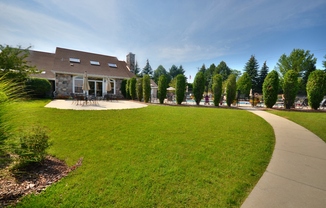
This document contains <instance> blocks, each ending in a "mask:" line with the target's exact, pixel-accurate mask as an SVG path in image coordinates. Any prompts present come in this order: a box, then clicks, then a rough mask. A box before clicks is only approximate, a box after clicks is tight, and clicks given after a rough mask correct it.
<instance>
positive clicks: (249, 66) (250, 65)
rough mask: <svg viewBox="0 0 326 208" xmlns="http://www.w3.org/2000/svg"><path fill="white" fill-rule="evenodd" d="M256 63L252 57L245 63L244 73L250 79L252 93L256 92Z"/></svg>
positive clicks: (257, 66)
mask: <svg viewBox="0 0 326 208" xmlns="http://www.w3.org/2000/svg"><path fill="white" fill-rule="evenodd" d="M258 68H259V65H258V62H257V60H256V58H255V56H254V55H251V57H250V59H249V61H248V62H247V63H246V66H245V69H244V71H245V72H247V73H248V75H249V77H250V78H251V85H252V89H253V91H254V92H257V91H258Z"/></svg>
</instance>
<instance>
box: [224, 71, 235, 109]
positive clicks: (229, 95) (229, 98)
mask: <svg viewBox="0 0 326 208" xmlns="http://www.w3.org/2000/svg"><path fill="white" fill-rule="evenodd" d="M236 91H237V83H236V77H235V75H234V74H230V76H229V78H228V80H227V83H226V104H227V105H228V106H229V107H230V106H231V104H232V103H233V101H234V99H235V96H236Z"/></svg>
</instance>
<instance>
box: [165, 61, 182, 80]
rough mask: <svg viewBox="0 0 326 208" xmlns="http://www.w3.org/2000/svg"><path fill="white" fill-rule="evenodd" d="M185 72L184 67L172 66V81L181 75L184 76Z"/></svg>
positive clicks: (170, 73)
mask: <svg viewBox="0 0 326 208" xmlns="http://www.w3.org/2000/svg"><path fill="white" fill-rule="evenodd" d="M184 73H185V70H184V69H183V67H182V65H180V66H179V68H178V67H177V66H176V65H174V64H173V65H172V67H171V68H170V70H169V75H170V76H171V79H174V78H175V77H176V76H178V75H179V74H182V75H184Z"/></svg>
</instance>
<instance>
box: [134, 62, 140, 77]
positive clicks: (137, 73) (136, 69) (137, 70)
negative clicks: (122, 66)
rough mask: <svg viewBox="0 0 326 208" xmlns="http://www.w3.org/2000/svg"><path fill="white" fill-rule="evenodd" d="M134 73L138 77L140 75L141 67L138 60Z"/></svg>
mask: <svg viewBox="0 0 326 208" xmlns="http://www.w3.org/2000/svg"><path fill="white" fill-rule="evenodd" d="M133 72H134V74H135V75H136V76H137V77H138V76H140V74H139V73H140V68H139V67H138V62H137V61H136V65H135V69H134V71H133Z"/></svg>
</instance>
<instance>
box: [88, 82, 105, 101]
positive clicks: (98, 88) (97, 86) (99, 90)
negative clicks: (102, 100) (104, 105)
mask: <svg viewBox="0 0 326 208" xmlns="http://www.w3.org/2000/svg"><path fill="white" fill-rule="evenodd" d="M88 82H89V88H90V90H89V92H88V93H89V95H96V97H102V96H103V82H101V81H88ZM95 92H96V94H95Z"/></svg>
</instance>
